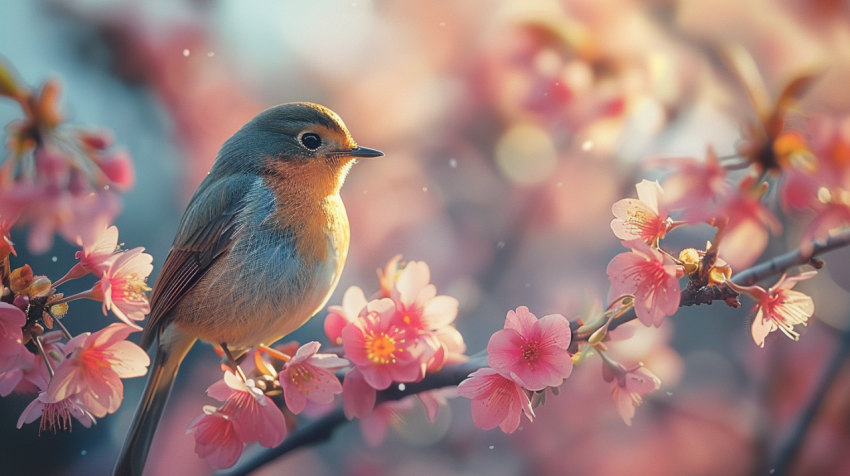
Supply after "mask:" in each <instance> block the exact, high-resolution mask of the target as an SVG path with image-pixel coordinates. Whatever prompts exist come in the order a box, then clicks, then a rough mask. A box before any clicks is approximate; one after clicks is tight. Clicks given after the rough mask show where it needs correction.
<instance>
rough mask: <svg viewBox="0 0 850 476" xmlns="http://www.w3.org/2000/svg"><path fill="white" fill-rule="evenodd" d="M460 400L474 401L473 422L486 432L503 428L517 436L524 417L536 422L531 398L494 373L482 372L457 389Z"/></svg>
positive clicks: (472, 375) (472, 376)
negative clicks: (523, 415)
mask: <svg viewBox="0 0 850 476" xmlns="http://www.w3.org/2000/svg"><path fill="white" fill-rule="evenodd" d="M457 394H458V396H461V397H464V398H468V399H470V400H472V421H473V422H475V426H477V427H478V428H482V429H484V430H490V429H493V428H495V427H497V426H498V427H499V428H501V429H502V431H504V432H505V433H513V432H514V431H515V430H516V429H517V428H518V427H519V420H520V415H521V414H523V413H524V414H525V416H527V417H528V419H529V420H532V419H533V418H534V411H533V410H532V409H531V400H529V398H528V394H527V393H526V391H525V390H523V389H522V387H521V386H520V385H519V384H517V383H516V382H515V381H513V380H511V379H509V378H506V377H504V376H502V375H501V374H500V373H499V372H497V371H495V370H493V369H488V368H484V369H479V370H476V371H475V372H473V373H472V374H471V375H470V376H469V378H467V379H466V380H464V381H463V382H461V383H460V385H458V387H457Z"/></svg>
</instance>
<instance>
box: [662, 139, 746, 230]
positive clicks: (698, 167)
mask: <svg viewBox="0 0 850 476" xmlns="http://www.w3.org/2000/svg"><path fill="white" fill-rule="evenodd" d="M656 163H657V164H658V165H660V166H662V167H669V168H673V169H674V170H675V172H673V173H672V174H671V175H669V176H668V177H667V178H666V179H664V201H663V203H664V204H665V205H666V206H667V207H669V208H670V209H671V210H682V209H684V210H685V211H684V212H683V213H682V217H681V219H682V220H686V221H688V222H691V223H694V222H706V221H709V220H711V218H713V217H714V216H715V209H716V207H717V206H718V205H719V204H720V203H722V202H723V201H724V200H725V197H726V196H727V195H728V194H729V193H730V192H731V191H732V184H731V182H729V181H728V180H727V179H726V173H727V171H726V169H725V168H724V167H723V166H721V165H720V160H719V159H718V158H717V154H715V153H714V149H712V148H710V147H709V149H708V153H707V154H706V159H705V161H700V160H697V159H693V158H681V159H664V160H661V161H656Z"/></svg>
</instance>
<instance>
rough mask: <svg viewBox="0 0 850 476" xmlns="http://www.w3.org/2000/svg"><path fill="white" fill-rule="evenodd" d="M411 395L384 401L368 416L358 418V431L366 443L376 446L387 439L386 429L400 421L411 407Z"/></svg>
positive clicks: (413, 402)
mask: <svg viewBox="0 0 850 476" xmlns="http://www.w3.org/2000/svg"><path fill="white" fill-rule="evenodd" d="M414 404H415V400H414V399H413V396H412V395H411V396H410V397H405V398H403V399H401V400H397V401H390V402H385V403H382V404H380V405H378V406H377V407H375V411H374V412H372V413H371V414H370V415H369V416H368V417H366V418H363V419H362V420H360V433H361V434H362V435H363V439H364V440H366V444H368V445H369V446H371V447H372V448H377V447H378V446H381V444H383V443H384V440H386V439H387V431H388V430H389V428H390V427H391V426H398V425H399V424H401V423H402V421H403V420H402V417H401V416H402V415H403V414H404V413H407V412H409V411H410V410H412V409H413V405H414Z"/></svg>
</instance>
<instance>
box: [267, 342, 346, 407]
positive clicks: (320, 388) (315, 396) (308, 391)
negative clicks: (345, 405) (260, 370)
mask: <svg viewBox="0 0 850 476" xmlns="http://www.w3.org/2000/svg"><path fill="white" fill-rule="evenodd" d="M319 347H320V344H319V343H318V342H315V341H314V342H308V343H307V344H304V345H303V346H301V348H299V349H298V351H297V352H296V353H295V355H294V356H293V357H292V360H290V361H289V362H287V363H286V364H285V365H284V367H283V370H282V371H281V372H280V375H279V379H280V385H281V387H283V396H284V399H285V400H286V407H287V408H289V410H290V411H292V413H295V414H298V413H301V411H302V410H304V406H305V405H306V404H307V400H310V401H311V402H315V403H319V404H328V403H331V402H333V400H334V395H336V394H339V393H342V385H341V384H340V383H339V379H338V378H336V375H334V374H333V372H331V371H330V370H328V369H335V368H341V367H346V366H347V365H348V361H347V360H345V359H341V358H339V357H337V356H336V355H333V354H317V353H316V352H318V351H319Z"/></svg>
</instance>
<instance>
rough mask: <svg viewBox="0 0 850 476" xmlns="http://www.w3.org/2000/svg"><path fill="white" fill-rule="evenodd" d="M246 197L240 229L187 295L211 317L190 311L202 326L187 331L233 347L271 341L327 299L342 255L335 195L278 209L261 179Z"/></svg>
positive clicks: (344, 231)
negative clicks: (202, 304)
mask: <svg viewBox="0 0 850 476" xmlns="http://www.w3.org/2000/svg"><path fill="white" fill-rule="evenodd" d="M246 200H248V203H249V205H248V206H247V207H246V208H245V212H244V216H241V217H240V220H243V221H244V224H245V226H244V227H242V230H241V231H240V233H239V235H238V236H237V238H236V240H235V242H234V243H233V246H232V247H231V249H230V251H229V253H227V254H226V255H225V256H222V258H221V259H220V260H219V261H218V262H217V263H215V265H213V267H212V268H211V269H210V270H209V271H208V272H207V274H206V275H205V276H204V278H203V279H202V280H201V282H199V283H198V286H197V291H198V292H197V293H193V294H195V295H196V296H199V297H201V299H202V300H203V299H206V301H207V302H208V303H209V305H207V306H205V307H206V311H207V312H209V313H210V314H212V316H210V315H208V316H206V317H204V316H203V315H197V316H196V318H195V321H196V324H198V325H200V326H201V327H204V328H205V330H204V329H201V330H199V329H197V328H196V329H193V331H195V332H196V333H197V334H198V335H200V336H201V338H202V339H203V340H207V341H209V342H213V343H220V342H226V343H227V344H228V345H229V346H230V347H232V348H248V347H253V346H256V345H257V344H260V343H266V344H267V343H271V342H274V341H276V340H278V339H280V338H281V337H283V336H285V335H286V334H289V333H290V332H292V331H294V330H295V329H297V328H298V327H300V326H301V325H302V324H304V323H305V322H306V321H307V320H308V319H309V318H310V317H312V316H313V315H314V314H315V313H316V312H318V311H319V310H321V309H322V308H323V307H324V306H325V304H326V303H327V300H328V298H329V297H330V295H331V293H332V292H333V290H334V288H335V287H336V284H337V282H338V281H339V276H340V274H341V273H342V268H343V265H344V264H345V258H346V256H347V254H348V240H349V234H348V219H347V216H346V213H345V207H344V206H343V204H342V200H341V199H340V197H339V196H338V195H336V196H331V197H326V198H325V199H322V200H318V201H317V202H315V203H312V204H311V203H300V204H298V206H297V207H296V208H295V209H292V208H290V209H288V210H282V209H281V203H280V201H279V200H278V197H276V196H275V194H274V193H273V191H272V190H270V189H268V188H267V187H265V186H264V185H262V184H260V185H259V186H257V187H254V188H253V189H252V190H251V191H249V193H248V194H247V196H246ZM200 314H203V312H202V313H200ZM213 316H214V317H213ZM183 321H184V323H185V322H186V320H185V319H184V320H183Z"/></svg>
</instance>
